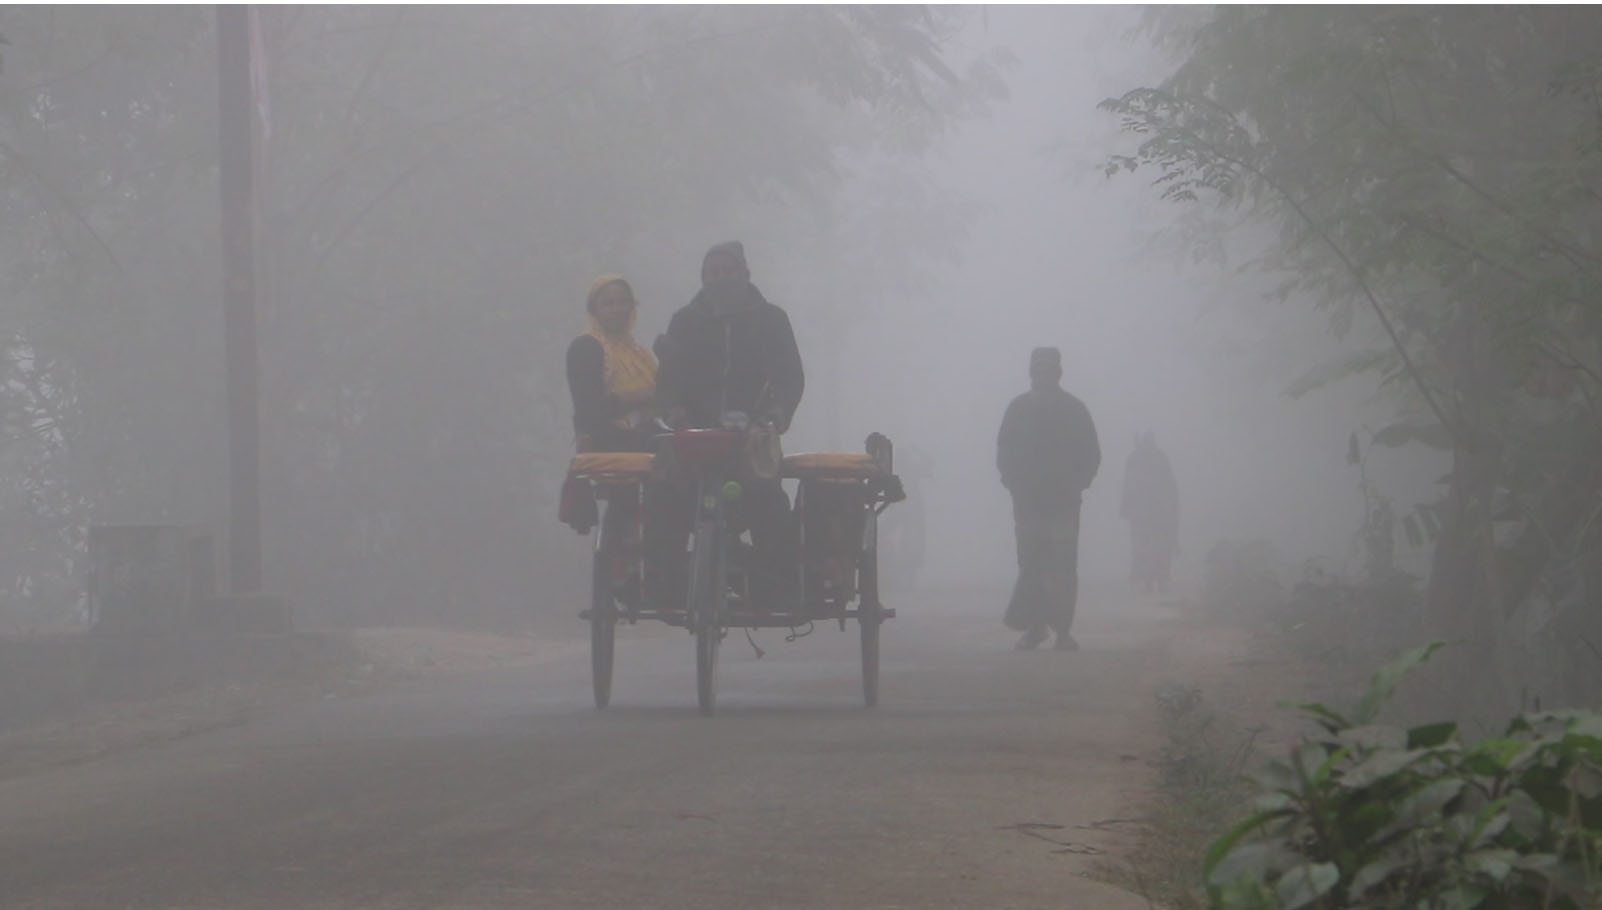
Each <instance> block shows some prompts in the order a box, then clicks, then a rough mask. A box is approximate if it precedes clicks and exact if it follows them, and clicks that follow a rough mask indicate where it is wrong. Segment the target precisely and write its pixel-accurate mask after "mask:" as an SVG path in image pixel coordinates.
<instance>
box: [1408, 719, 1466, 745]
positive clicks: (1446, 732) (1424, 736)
mask: <svg viewBox="0 0 1602 910" xmlns="http://www.w3.org/2000/svg"><path fill="white" fill-rule="evenodd" d="M1455 733H1457V723H1456V722H1454V721H1449V720H1447V721H1441V722H1440V723H1436V724H1425V725H1424V726H1422V727H1414V728H1412V729H1411V730H1408V731H1407V747H1408V748H1409V749H1432V748H1434V747H1436V746H1439V745H1442V744H1444V743H1445V742H1446V741H1447V740H1449V739H1451V738H1452V736H1453V734H1455Z"/></svg>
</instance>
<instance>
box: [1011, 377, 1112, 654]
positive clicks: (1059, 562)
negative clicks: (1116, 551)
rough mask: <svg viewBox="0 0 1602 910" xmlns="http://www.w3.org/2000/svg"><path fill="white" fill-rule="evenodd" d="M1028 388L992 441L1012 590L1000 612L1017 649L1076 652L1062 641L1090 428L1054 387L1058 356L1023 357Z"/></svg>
mask: <svg viewBox="0 0 1602 910" xmlns="http://www.w3.org/2000/svg"><path fill="white" fill-rule="evenodd" d="M1029 380H1030V389H1029V391H1028V392H1025V393H1024V394H1022V395H1019V396H1018V397H1017V398H1014V399H1013V400H1012V403H1011V404H1010V405H1008V406H1007V413H1006V416H1005V417H1003V418H1002V421H1001V432H1000V434H999V435H998V436H997V439H996V467H997V468H998V469H1000V471H1001V483H1002V485H1003V486H1005V487H1006V488H1007V491H1008V492H1009V493H1011V494H1012V515H1013V521H1014V525H1015V530H1016V533H1017V538H1018V583H1017V584H1016V585H1015V586H1014V587H1013V591H1012V601H1011V602H1010V603H1008V605H1007V615H1006V622H1007V626H1008V628H1011V629H1013V630H1015V631H1020V632H1022V633H1023V637H1022V638H1020V639H1018V648H1019V649H1020V650H1029V649H1031V648H1035V647H1037V646H1039V645H1040V643H1041V642H1043V641H1045V640H1046V632H1047V630H1048V629H1050V630H1051V631H1053V632H1055V633H1056V634H1057V639H1056V648H1057V650H1059V651H1074V650H1078V648H1079V645H1078V643H1077V642H1075V641H1074V638H1073V636H1072V635H1070V634H1069V631H1068V628H1069V626H1070V625H1072V624H1073V621H1074V608H1075V606H1076V605H1077V602H1078V600H1079V505H1080V499H1081V497H1082V495H1083V494H1084V491H1085V489H1086V488H1087V487H1089V486H1090V482H1091V481H1092V480H1094V479H1095V478H1096V471H1097V470H1098V469H1100V467H1101V445H1100V443H1099V442H1098V441H1097V439H1096V425H1095V423H1094V422H1093V421H1092V420H1091V419H1090V410H1089V409H1088V408H1086V407H1085V403H1084V402H1082V401H1080V400H1079V399H1078V398H1075V397H1074V396H1073V395H1070V394H1068V393H1067V392H1066V391H1064V390H1063V388H1062V385H1061V383H1062V354H1061V352H1059V351H1058V350H1057V349H1056V348H1036V349H1035V350H1034V352H1033V353H1031V354H1030V355H1029Z"/></svg>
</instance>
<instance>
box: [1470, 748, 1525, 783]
mask: <svg viewBox="0 0 1602 910" xmlns="http://www.w3.org/2000/svg"><path fill="white" fill-rule="evenodd" d="M1531 748H1532V747H1531V744H1529V743H1526V742H1523V741H1521V740H1517V739H1487V740H1483V741H1481V742H1478V743H1475V744H1474V746H1473V747H1472V748H1470V749H1469V750H1468V752H1466V753H1464V755H1463V766H1464V767H1466V768H1468V769H1469V770H1470V771H1473V772H1474V773H1475V774H1485V775H1496V774H1502V773H1504V772H1506V771H1507V770H1508V768H1510V767H1512V766H1513V764H1514V761H1515V759H1516V758H1517V757H1518V756H1519V755H1520V754H1521V753H1523V752H1525V751H1527V750H1529V749H1531Z"/></svg>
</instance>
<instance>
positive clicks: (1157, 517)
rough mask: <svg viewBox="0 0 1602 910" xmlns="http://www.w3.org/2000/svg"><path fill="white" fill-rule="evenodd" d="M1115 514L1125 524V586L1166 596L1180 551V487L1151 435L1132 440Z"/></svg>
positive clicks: (1164, 455)
mask: <svg viewBox="0 0 1602 910" xmlns="http://www.w3.org/2000/svg"><path fill="white" fill-rule="evenodd" d="M1118 514H1119V515H1121V516H1123V518H1124V519H1125V520H1126V521H1128V522H1129V540H1130V568H1129V581H1130V584H1131V585H1133V586H1135V587H1136V588H1138V589H1139V590H1141V591H1144V592H1149V591H1151V590H1152V589H1153V588H1155V589H1156V590H1158V591H1163V592H1166V591H1167V590H1168V584H1169V577H1170V568H1171V566H1172V564H1173V561H1174V556H1175V555H1176V554H1177V553H1178V552H1179V483H1178V482H1177V481H1176V480H1175V479H1174V469H1173V466H1172V465H1170V464H1169V462H1168V455H1167V454H1166V453H1165V452H1163V450H1162V449H1160V448H1158V446H1157V434H1155V433H1153V432H1150V431H1147V432H1146V433H1143V434H1141V435H1140V436H1138V437H1136V440H1135V450H1134V451H1133V452H1131V453H1130V455H1129V460H1128V461H1127V462H1125V464H1124V493H1123V500H1122V502H1121V503H1120V504H1119V512H1118Z"/></svg>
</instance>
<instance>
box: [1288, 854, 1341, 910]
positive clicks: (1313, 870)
mask: <svg viewBox="0 0 1602 910" xmlns="http://www.w3.org/2000/svg"><path fill="white" fill-rule="evenodd" d="M1340 880H1341V871H1340V869H1339V868H1337V867H1336V865H1335V864H1334V863H1303V864H1302V865H1300V866H1297V867H1295V868H1293V869H1290V870H1288V871H1286V872H1285V874H1284V875H1281V876H1280V877H1279V881H1277V882H1275V883H1274V897H1275V898H1276V899H1277V900H1278V901H1279V906H1280V907H1282V908H1284V910H1297V908H1300V907H1305V906H1307V905H1308V904H1311V903H1312V902H1313V901H1316V900H1318V899H1319V898H1320V897H1323V896H1324V895H1326V894H1328V893H1329V891H1330V889H1331V888H1334V887H1335V886H1336V885H1337V884H1339V883H1340Z"/></svg>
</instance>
